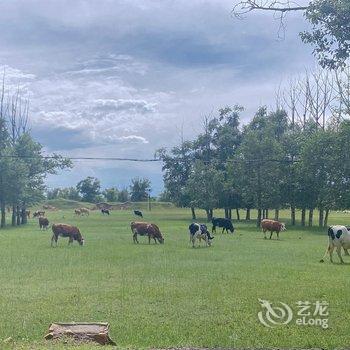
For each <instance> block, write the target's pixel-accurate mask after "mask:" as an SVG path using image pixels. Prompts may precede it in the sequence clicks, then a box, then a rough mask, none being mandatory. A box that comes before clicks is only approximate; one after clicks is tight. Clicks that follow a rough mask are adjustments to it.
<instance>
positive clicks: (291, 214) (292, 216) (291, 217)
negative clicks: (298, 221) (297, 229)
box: [290, 206, 295, 226]
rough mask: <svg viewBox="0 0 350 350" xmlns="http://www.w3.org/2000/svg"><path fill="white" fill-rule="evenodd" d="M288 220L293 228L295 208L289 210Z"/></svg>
mask: <svg viewBox="0 0 350 350" xmlns="http://www.w3.org/2000/svg"><path fill="white" fill-rule="evenodd" d="M290 219H291V224H292V226H295V207H294V206H293V207H291V208H290Z"/></svg>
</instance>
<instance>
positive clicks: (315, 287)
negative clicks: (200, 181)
mask: <svg viewBox="0 0 350 350" xmlns="http://www.w3.org/2000/svg"><path fill="white" fill-rule="evenodd" d="M144 214H145V220H147V221H152V222H155V223H157V224H159V227H160V229H161V231H162V232H163V234H164V237H165V244H164V245H159V244H157V245H154V244H151V245H148V241H147V239H146V238H145V237H141V238H140V239H139V240H140V244H139V245H135V244H133V242H132V235H131V231H130V227H129V224H130V221H132V220H135V219H136V218H135V217H134V215H133V214H132V212H131V211H113V212H111V215H110V216H102V214H101V213H100V212H99V211H94V212H91V214H90V217H76V216H74V214H73V210H72V209H70V208H68V207H65V208H64V209H62V210H59V211H56V212H48V215H47V217H48V218H49V220H50V222H52V223H54V222H56V223H57V222H66V223H70V224H74V225H77V226H78V227H79V228H80V229H81V232H82V233H83V235H84V237H85V240H86V244H85V246H84V247H80V246H79V245H78V244H77V243H76V242H75V243H74V244H73V245H72V246H68V245H67V239H62V238H60V239H59V245H58V247H57V248H51V247H50V239H51V230H47V231H40V230H39V228H38V225H37V220H36V219H30V221H29V224H28V225H26V226H23V227H19V228H8V229H6V230H1V231H0V266H1V268H0V312H1V313H0V315H1V316H0V321H1V322H0V348H1V349H66V348H68V347H69V348H71V347H72V344H69V343H68V344H63V343H51V342H49V341H45V340H43V337H44V335H45V334H46V333H47V330H48V327H49V325H50V323H51V322H59V321H62V322H63V321H65V322H70V321H84V322H89V321H101V322H102V321H104V322H109V323H110V326H111V330H110V334H111V337H112V339H113V340H114V341H116V343H117V344H118V345H117V347H118V348H128V349H139V348H170V347H207V348H218V347H220V348H277V347H279V348H292V347H293V348H295V347H298V348H310V347H313V348H315V347H319V348H324V349H331V348H345V347H346V346H349V344H350V299H349V291H350V278H349V276H350V257H345V258H344V259H345V261H346V264H344V265H340V264H338V263H336V264H333V265H332V264H330V263H329V259H327V260H326V262H325V263H323V264H321V263H320V262H319V260H320V258H321V257H322V255H323V253H324V251H325V248H326V244H327V236H326V230H322V229H319V228H317V227H314V228H311V229H308V228H301V227H300V226H296V227H294V228H291V227H290V226H289V225H288V220H287V219H286V220H285V221H286V223H287V229H288V230H287V231H286V232H283V233H281V239H280V240H279V241H277V240H276V239H273V240H264V239H263V234H262V233H261V232H260V230H259V229H257V228H256V226H255V222H254V221H251V222H249V223H247V222H244V221H241V222H234V225H235V227H236V231H235V234H233V235H231V234H230V235H228V234H221V233H219V231H218V233H217V234H216V236H215V239H214V241H213V245H212V247H210V248H206V247H204V246H202V247H201V248H196V249H192V248H191V245H190V243H189V236H188V229H187V227H188V224H189V223H190V222H191V221H192V220H191V217H190V211H189V210H188V209H187V210H186V209H178V208H171V207H157V208H153V210H152V211H151V212H148V211H145V212H144ZM199 214H200V215H201V217H199V218H198V221H202V222H204V221H205V219H204V212H199ZM281 214H282V218H283V216H284V217H285V218H286V216H287V215H288V213H287V212H282V213H281ZM215 215H216V216H220V215H222V213H221V212H220V211H216V212H215ZM316 220H317V218H315V221H316ZM335 223H343V224H350V215H349V214H342V213H340V214H337V213H332V214H331V217H330V224H335ZM274 238H275V236H274ZM335 261H336V262H338V257H336V256H335ZM259 298H260V299H265V300H269V301H271V302H273V303H276V304H277V303H278V302H279V301H282V302H284V303H287V304H288V305H290V306H291V307H292V308H293V310H296V306H295V303H296V302H297V301H310V302H312V303H313V302H315V301H317V300H326V301H327V302H328V303H329V316H328V318H329V328H328V329H322V328H321V327H317V326H302V325H297V324H295V322H291V323H289V324H288V325H283V326H279V327H276V328H268V327H265V326H263V325H262V324H261V323H260V322H259V320H258V317H257V314H258V312H259V311H261V306H260V304H259V301H258V299H259ZM9 337H10V338H11V339H10V340H9V339H8V338H9ZM5 339H8V340H7V341H6V342H4V340H5ZM95 348H96V349H98V348H100V347H99V346H94V345H84V346H79V349H95Z"/></svg>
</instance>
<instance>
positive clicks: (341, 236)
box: [320, 225, 350, 264]
mask: <svg viewBox="0 0 350 350" xmlns="http://www.w3.org/2000/svg"><path fill="white" fill-rule="evenodd" d="M328 241H329V242H328V247H327V250H326V253H325V254H324V256H323V258H322V259H321V260H320V262H324V258H325V257H326V255H327V254H328V253H329V259H330V261H331V262H333V251H334V249H336V251H337V254H338V256H339V259H340V262H341V263H342V264H343V263H344V260H343V258H342V256H341V249H342V248H343V249H344V251H345V254H346V255H348V251H347V250H348V249H350V227H346V226H342V225H335V226H331V227H330V228H329V229H328Z"/></svg>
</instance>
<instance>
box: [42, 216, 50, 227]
mask: <svg viewBox="0 0 350 350" xmlns="http://www.w3.org/2000/svg"><path fill="white" fill-rule="evenodd" d="M49 223H50V222H49V220H48V219H47V218H43V217H39V227H40V230H44V229H45V230H47V228H48V227H49Z"/></svg>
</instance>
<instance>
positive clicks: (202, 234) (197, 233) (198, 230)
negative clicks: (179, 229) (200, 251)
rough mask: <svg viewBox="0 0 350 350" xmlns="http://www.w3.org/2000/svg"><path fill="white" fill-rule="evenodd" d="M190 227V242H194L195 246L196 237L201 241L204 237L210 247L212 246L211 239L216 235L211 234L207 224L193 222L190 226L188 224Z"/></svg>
mask: <svg viewBox="0 0 350 350" xmlns="http://www.w3.org/2000/svg"><path fill="white" fill-rule="evenodd" d="M188 229H189V230H190V242H192V247H193V248H194V244H195V242H196V239H198V240H199V242H200V241H201V240H202V239H203V240H204V241H205V243H206V245H207V246H208V247H209V246H211V240H212V239H213V238H214V237H211V236H210V233H209V231H208V228H207V226H206V225H204V224H198V223H196V222H193V223H192V224H191V225H190V226H188Z"/></svg>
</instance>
